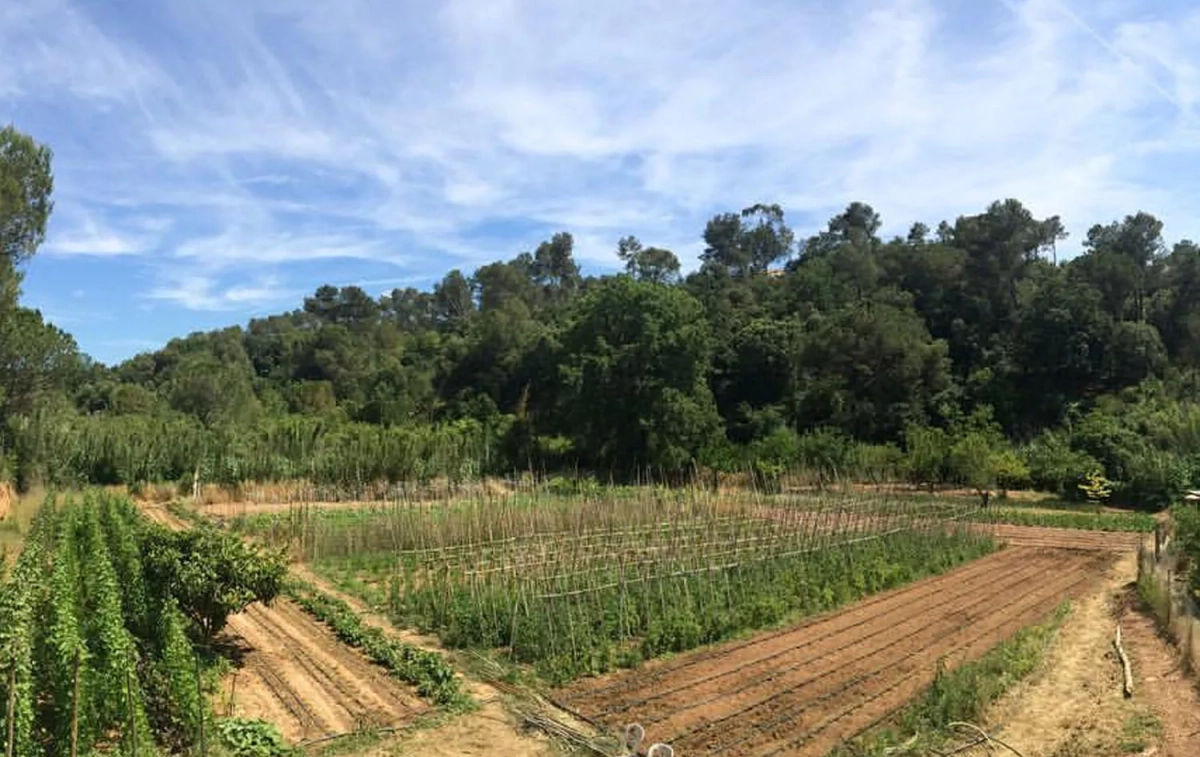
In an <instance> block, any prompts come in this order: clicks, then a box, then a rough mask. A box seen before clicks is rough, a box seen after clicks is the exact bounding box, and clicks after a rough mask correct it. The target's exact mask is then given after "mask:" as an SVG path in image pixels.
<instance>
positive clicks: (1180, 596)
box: [1138, 524, 1200, 676]
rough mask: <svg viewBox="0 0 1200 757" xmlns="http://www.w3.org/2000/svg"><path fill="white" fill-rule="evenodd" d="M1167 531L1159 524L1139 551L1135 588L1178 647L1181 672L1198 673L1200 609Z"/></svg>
mask: <svg viewBox="0 0 1200 757" xmlns="http://www.w3.org/2000/svg"><path fill="white" fill-rule="evenodd" d="M1181 559H1182V555H1180V554H1179V553H1178V552H1177V551H1176V550H1175V545H1174V543H1173V540H1172V539H1171V536H1170V533H1169V531H1168V530H1167V529H1166V527H1165V525H1164V524H1159V526H1158V528H1157V529H1155V532H1154V543H1153V546H1150V545H1148V544H1147V543H1146V542H1142V545H1141V547H1139V549H1138V588H1139V591H1140V593H1141V595H1142V599H1143V600H1144V601H1145V602H1146V604H1147V605H1148V606H1149V607H1150V609H1151V610H1152V611H1153V612H1154V615H1155V617H1156V618H1157V620H1158V622H1159V624H1160V626H1161V627H1162V628H1163V630H1164V631H1165V632H1166V633H1167V635H1169V636H1170V637H1171V639H1172V640H1174V642H1175V643H1176V644H1177V645H1178V647H1179V650H1180V652H1181V654H1182V656H1183V660H1182V664H1183V668H1184V670H1186V671H1187V673H1188V674H1189V675H1191V676H1196V675H1197V672H1198V671H1200V606H1198V605H1197V603H1196V600H1195V599H1194V598H1193V597H1192V596H1191V594H1190V592H1189V589H1188V583H1187V574H1186V571H1185V570H1181V567H1182V566H1181Z"/></svg>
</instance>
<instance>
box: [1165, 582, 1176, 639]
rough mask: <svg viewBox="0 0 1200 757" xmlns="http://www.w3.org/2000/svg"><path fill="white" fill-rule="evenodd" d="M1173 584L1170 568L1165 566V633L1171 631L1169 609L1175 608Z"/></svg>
mask: <svg viewBox="0 0 1200 757" xmlns="http://www.w3.org/2000/svg"><path fill="white" fill-rule="evenodd" d="M1173 586H1174V582H1173V581H1172V580H1171V569H1170V568H1167V633H1170V632H1171V615H1172V612H1171V611H1172V610H1173V609H1175V592H1174V591H1172V590H1171V589H1172V587H1173Z"/></svg>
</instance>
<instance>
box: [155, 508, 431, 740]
mask: <svg viewBox="0 0 1200 757" xmlns="http://www.w3.org/2000/svg"><path fill="white" fill-rule="evenodd" d="M143 511H144V512H145V513H146V515H147V516H148V517H149V518H151V519H152V520H154V521H156V522H158V523H162V524H163V525H165V526H167V527H168V528H172V529H176V530H179V529H184V528H187V527H188V524H187V523H185V522H184V521H183V520H181V519H179V518H178V517H176V516H175V515H173V514H171V513H170V512H169V511H168V510H167V509H166V508H165V507H162V506H158V507H154V506H145V507H143ZM220 641H221V643H223V644H224V645H226V646H228V647H231V648H233V649H234V650H236V654H237V657H239V658H240V660H239V662H240V665H239V669H238V671H237V672H236V673H235V674H234V675H233V676H232V677H230V678H229V679H228V683H227V688H226V689H225V691H223V692H222V695H221V699H222V700H224V701H218V702H217V707H218V709H219V710H221V711H222V714H236V715H240V716H242V717H250V718H261V719H263V720H266V721H269V722H271V723H274V724H275V725H276V726H277V727H278V728H279V731H280V733H282V734H283V736H284V738H286V739H287V740H288V741H290V742H300V741H306V740H310V739H316V738H320V737H322V736H333V735H335V734H343V733H349V732H352V731H356V730H359V729H361V728H365V727H382V726H399V725H404V724H405V723H408V722H411V721H412V720H413V719H414V718H415V717H416V716H417V715H418V714H420V713H422V712H424V711H426V710H427V709H428V705H426V704H425V703H424V702H423V701H421V699H420V698H418V697H417V696H416V694H415V693H414V692H413V691H412V690H411V689H410V688H408V687H406V686H404V685H403V684H402V683H401V682H399V681H397V680H395V679H393V678H391V677H389V676H388V675H387V673H386V672H384V670H383V669H382V668H380V667H378V666H376V665H374V664H372V663H371V662H370V661H369V660H368V659H367V658H366V657H364V656H363V655H362V654H360V653H359V652H357V651H356V650H353V649H351V648H349V647H347V646H345V645H344V644H342V643H341V642H340V641H338V639H337V638H336V637H334V635H333V633H332V632H331V631H330V630H329V629H328V628H327V627H326V626H325V625H323V624H322V623H320V622H318V621H317V620H315V619H314V618H312V616H310V615H308V614H307V613H305V612H304V611H303V610H302V609H300V608H299V607H298V606H296V604H295V603H293V602H291V601H290V600H287V599H283V598H279V599H276V600H275V601H274V602H273V603H272V604H271V606H270V607H267V606H264V605H262V604H258V603H256V604H253V605H250V606H249V607H247V608H246V609H245V610H244V611H242V612H241V613H238V614H237V615H234V616H231V617H230V618H229V624H228V626H227V627H226V629H225V631H224V632H223V634H222V638H221V640H220Z"/></svg>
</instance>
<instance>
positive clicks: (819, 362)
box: [0, 130, 1200, 502]
mask: <svg viewBox="0 0 1200 757" xmlns="http://www.w3.org/2000/svg"><path fill="white" fill-rule="evenodd" d="M5 144H7V145H9V146H8V147H6V148H4V150H3V151H2V152H0V156H5V159H6V160H8V164H7V167H5V168H4V169H3V170H4V171H5V174H4V176H5V178H4V184H3V186H4V190H3V195H0V196H2V197H3V198H4V205H3V208H4V210H3V213H4V216H3V217H2V218H0V230H2V231H0V241H2V243H3V245H4V246H3V248H2V250H3V253H4V254H3V255H0V283H2V284H3V286H0V294H5V296H6V299H4V298H0V329H3V330H4V333H3V335H2V337H0V417H3V418H4V421H5V425H4V428H5V432H4V434H5V435H4V437H3V443H4V445H5V449H7V450H8V452H9V456H10V458H12V460H11V462H10V468H15V469H16V470H17V472H18V473H19V472H20V471H21V470H25V469H29V470H32V469H34V468H37V469H39V470H40V471H41V474H42V475H50V476H70V475H75V476H83V477H87V478H92V479H112V480H123V479H129V478H130V477H133V478H142V477H170V476H173V475H176V474H181V473H185V472H187V471H188V470H189V469H191V468H193V467H195V466H197V465H199V464H200V463H199V459H203V460H205V461H206V462H205V463H204V465H205V466H207V467H208V468H210V469H214V470H213V471H210V473H211V474H212V476H213V477H218V478H219V477H227V478H235V479H236V478H238V477H241V476H249V477H272V476H282V475H288V474H291V475H314V474H316V473H318V472H319V471H318V468H319V469H320V471H325V473H322V474H321V475H333V474H332V473H331V472H330V470H329V468H330V466H338V465H340V466H342V468H343V469H347V466H354V465H359V466H360V470H358V471H356V472H355V473H354V475H355V476H357V477H359V478H363V477H369V476H384V477H389V476H393V475H407V474H411V473H413V472H417V473H422V474H426V473H427V474H431V475H434V474H438V473H446V472H451V473H462V474H464V475H469V474H474V473H480V472H485V473H486V472H496V473H500V472H506V471H512V470H519V469H537V470H552V469H569V470H586V471H591V472H594V473H596V474H597V475H599V476H601V477H608V476H614V477H623V476H628V475H634V474H637V473H639V472H643V473H644V472H647V471H650V472H653V473H654V474H655V475H664V476H670V475H675V474H678V473H679V472H681V471H687V470H693V469H695V468H696V467H697V466H699V467H703V468H709V469H716V470H721V469H738V468H743V469H745V468H747V467H749V468H750V469H753V470H755V471H757V472H758V473H760V474H763V475H769V474H770V473H771V471H772V470H774V469H777V468H779V467H781V466H782V467H786V466H791V465H797V464H802V465H804V466H805V467H809V468H814V469H820V470H826V471H828V472H829V473H830V474H831V475H834V474H836V475H866V474H867V473H870V474H871V475H888V476H908V477H911V478H913V479H915V480H919V481H926V482H935V483H936V482H940V481H956V482H958V483H965V484H972V485H977V486H979V487H981V488H987V487H989V486H994V485H997V484H1001V485H1004V484H1012V485H1021V484H1025V483H1032V484H1035V485H1038V486H1044V487H1050V488H1057V489H1059V490H1061V491H1062V492H1063V493H1066V494H1071V493H1073V492H1075V491H1076V484H1077V483H1078V482H1079V481H1081V480H1082V479H1083V477H1084V476H1086V475H1087V474H1088V473H1093V472H1100V473H1102V474H1104V475H1107V476H1108V477H1109V478H1111V479H1113V480H1114V481H1117V482H1120V483H1121V486H1120V487H1118V491H1119V492H1123V493H1124V495H1123V496H1126V497H1135V496H1136V497H1137V498H1139V500H1141V501H1147V498H1149V499H1152V500H1154V501H1155V502H1159V501H1164V500H1165V499H1168V498H1169V497H1170V496H1172V492H1175V491H1177V490H1178V489H1179V488H1181V487H1183V486H1184V485H1186V484H1187V483H1189V482H1190V481H1192V480H1193V479H1194V478H1196V477H1197V474H1200V456H1198V455H1200V424H1198V422H1197V421H1198V419H1200V411H1198V409H1197V405H1196V404H1195V403H1194V401H1193V399H1192V396H1193V389H1194V387H1195V384H1196V376H1197V368H1198V367H1200V246H1198V245H1197V244H1195V243H1193V242H1191V241H1188V240H1184V241H1180V242H1177V243H1175V244H1173V245H1169V244H1168V243H1167V241H1166V240H1165V239H1164V238H1163V235H1162V224H1161V222H1160V221H1159V220H1158V219H1156V218H1155V217H1154V216H1152V215H1150V214H1147V213H1144V212H1138V213H1134V214H1132V215H1129V216H1127V217H1125V218H1123V219H1120V220H1116V221H1112V222H1109V223H1106V224H1097V225H1095V226H1093V227H1091V229H1089V230H1088V232H1087V234H1086V237H1085V238H1084V239H1083V240H1082V249H1081V250H1080V252H1079V254H1078V255H1076V256H1075V257H1073V258H1071V259H1070V260H1066V261H1059V260H1058V259H1057V258H1058V255H1057V245H1059V243H1060V242H1062V240H1063V239H1064V238H1065V236H1066V234H1065V232H1064V228H1063V224H1062V223H1061V221H1060V219H1059V218H1058V217H1056V216H1054V217H1049V218H1038V217H1035V216H1034V215H1033V214H1032V213H1031V212H1030V211H1029V210H1028V209H1027V208H1025V207H1024V206H1023V205H1022V204H1021V203H1020V202H1018V201H1016V200H1012V199H1009V200H1003V201H998V202H996V203H993V204H992V205H990V206H989V207H987V208H986V209H984V210H983V211H982V212H980V213H977V214H975V215H967V216H961V217H959V218H957V219H954V220H953V221H943V222H941V223H940V224H938V226H937V227H936V228H933V229H931V228H930V227H928V226H926V225H924V224H922V223H916V224H914V225H913V226H912V227H911V229H910V230H909V232H908V233H907V234H906V235H904V236H896V237H892V238H885V237H883V236H882V235H881V234H880V230H881V228H882V221H881V219H880V217H879V215H878V214H877V213H876V212H875V211H874V210H873V209H872V208H871V207H870V206H869V205H866V204H863V203H858V202H856V203H852V204H851V205H849V206H848V207H847V208H846V209H845V211H843V212H842V213H840V214H838V215H837V216H835V217H834V218H832V219H830V221H829V222H828V224H827V226H826V228H825V229H823V230H821V231H820V232H818V233H816V234H815V235H813V236H811V237H808V238H800V237H798V236H797V234H796V233H795V232H794V231H793V229H792V228H790V227H789V225H788V223H787V219H786V216H785V213H784V211H783V209H782V208H780V207H779V206H777V205H765V204H757V205H753V206H751V207H748V208H746V209H745V210H742V211H740V212H730V213H722V214H719V215H716V216H714V217H713V218H712V219H711V220H710V221H709V222H708V224H707V225H706V227H705V228H704V229H703V239H704V242H705V248H704V251H703V253H702V256H701V261H700V266H699V268H698V269H697V270H695V271H693V272H691V273H688V274H687V275H683V274H682V273H681V269H680V264H679V261H678V259H677V258H676V256H675V255H674V254H673V253H672V252H671V251H669V250H665V249H662V248H659V247H654V246H650V245H646V244H643V243H642V242H641V241H640V240H638V239H636V238H634V237H625V238H623V239H620V240H618V241H617V242H616V250H615V251H616V254H617V256H618V257H619V258H620V260H621V261H623V263H624V265H625V269H624V271H623V272H621V273H618V274H615V275H606V276H585V275H583V274H582V273H581V271H580V269H579V266H578V265H577V263H576V262H575V259H574V255H573V239H572V237H571V235H570V234H568V233H559V234H555V235H554V236H553V237H552V238H551V239H549V240H547V241H545V242H543V243H541V244H540V245H538V246H537V248H536V249H534V250H532V251H529V252H524V253H521V254H518V255H516V256H515V257H513V258H511V259H509V260H507V261H497V262H494V263H491V264H488V265H485V266H482V267H480V268H478V269H477V270H475V271H474V272H470V273H467V272H463V271H458V270H455V271H451V272H449V273H448V274H446V275H445V276H444V277H443V278H442V279H441V281H440V282H438V283H437V284H436V285H435V286H433V287H432V288H431V289H430V290H429V291H420V290H417V289H412V288H409V289H396V290H394V291H392V292H390V293H387V294H385V295H383V296H382V297H379V298H375V297H372V296H371V295H370V294H368V293H367V292H365V291H363V290H362V289H360V288H358V287H354V286H347V287H335V286H322V287H320V288H319V289H317V290H316V291H315V292H314V293H313V295H312V296H310V297H307V298H306V299H305V300H304V302H303V305H302V307H301V308H299V309H297V310H294V311H292V312H290V313H283V314H279V315H275V316H271V317H267V318H261V319H255V320H252V321H251V322H250V323H249V324H247V325H246V326H245V327H231V328H228V329H224V330H220V331H213V332H208V333H197V334H192V335H190V336H187V337H185V338H180V339H176V340H173V341H172V342H170V343H169V344H168V345H166V346H165V347H164V348H163V349H161V350H158V351H156V352H152V353H145V354H141V355H138V356H136V357H134V358H132V359H130V360H128V361H126V362H124V363H122V364H121V365H117V366H113V367H106V366H101V365H98V364H95V363H93V362H91V361H89V360H87V359H86V358H84V357H82V356H80V355H79V354H78V351H77V350H76V349H75V346H74V344H73V343H72V342H71V340H70V338H69V337H68V336H66V335H65V334H62V333H61V332H59V331H58V330H56V329H54V328H53V327H50V326H47V325H46V324H44V323H42V322H41V319H40V317H39V316H38V315H37V314H36V313H34V312H31V311H28V310H23V309H21V308H19V307H17V305H16V302H15V298H16V289H17V285H18V284H19V281H20V278H19V273H18V271H19V266H20V263H21V262H22V261H23V260H24V259H25V258H27V257H28V256H29V255H30V254H32V253H33V251H34V250H35V249H36V246H37V242H38V241H40V238H41V234H42V230H43V229H44V225H45V219H46V215H47V214H48V212H49V202H48V199H47V200H44V201H43V200H39V199H38V198H40V197H42V196H43V194H44V195H46V196H47V197H48V190H49V186H50V182H49V180H48V154H46V153H45V152H44V148H40V147H38V146H37V145H36V144H35V143H32V141H29V140H28V138H26V137H23V136H22V135H20V134H19V133H16V132H12V131H11V130H10V131H9V132H6V137H5ZM13 145H16V147H15V148H14V147H13ZM14 153H15V154H18V155H19V156H20V155H25V154H26V153H28V154H29V155H32V156H33V157H19V158H18V159H17V160H15V161H14V160H11V158H9V156H11V155H12V154H14ZM38 156H41V157H38ZM43 171H44V172H45V173H46V176H47V179H46V180H44V181H43V180H41V179H37V180H24V183H22V180H20V179H13V178H12V176H14V175H15V176H20V175H22V173H21V172H24V173H26V174H29V173H32V175H34V176H35V177H36V176H40V175H41V173H42V172H43ZM14 186H15V187H16V189H15V190H14V189H13V187H14ZM14 197H15V198H16V199H13V198H14ZM9 218H11V219H15V220H4V219H9ZM50 418H53V419H55V421H54V422H53V423H51V422H50V421H49V420H48V419H50ZM156 435H157V436H156ZM400 435H403V439H404V440H405V441H395V440H396V439H400V438H401V436H400ZM70 438H74V439H76V440H79V439H81V438H85V442H83V443H81V444H82V445H83V446H85V447H87V448H88V450H89V451H88V452H87V453H86V454H83V453H80V452H79V451H78V450H75V451H74V452H72V453H70V454H67V453H66V452H64V451H63V450H64V449H65V445H67V444H68V440H69V439H70ZM176 438H188V439H194V440H195V441H194V442H189V444H193V447H189V448H188V449H189V450H191V451H187V450H183V451H180V450H179V448H178V447H176V448H173V449H174V450H175V451H174V452H172V451H170V450H168V447H170V444H171V442H169V440H171V439H176ZM119 439H125V440H126V441H125V442H120V443H119V442H118V440H119ZM139 440H140V441H139ZM213 440H218V441H213ZM387 440H390V441H387ZM151 442H153V443H151ZM218 442H219V443H218ZM385 443H386V444H392V445H393V446H394V447H396V448H397V449H400V448H404V449H406V450H408V453H407V454H409V455H410V456H416V457H417V458H419V459H418V460H417V461H416V462H420V463H421V465H417V464H416V462H414V461H411V460H410V461H407V462H405V463H404V464H393V463H395V461H392V462H391V463H389V462H387V461H384V460H375V459H374V458H373V457H372V456H373V455H376V453H375V452H374V451H373V450H374V449H375V448H376V447H377V446H379V445H382V444H385ZM139 444H141V445H142V447H151V448H153V449H159V450H160V457H163V458H165V457H167V456H169V455H171V454H176V453H178V455H177V456H178V457H179V458H180V459H179V460H177V461H175V462H174V463H172V464H169V465H168V464H167V463H166V462H162V461H155V462H154V464H153V465H149V467H147V465H148V464H144V465H143V469H142V471H141V472H136V471H134V470H132V469H130V468H129V466H128V465H125V464H121V465H118V463H117V462H116V459H117V457H119V456H120V455H119V454H118V452H117V451H116V450H117V448H121V449H123V450H124V453H123V454H125V456H126V457H129V456H130V454H132V453H129V452H128V450H129V449H132V448H136V447H137V446H138V445H139ZM355 445H357V446H355ZM77 446H78V444H77ZM439 446H444V447H448V448H449V449H451V452H450V453H447V455H446V458H447V460H449V462H447V463H446V468H447V470H432V469H430V466H429V465H428V464H427V463H428V460H429V459H430V453H429V450H430V449H432V448H436V447H439ZM214 449H215V450H217V451H216V452H214V451H213V450H214ZM230 449H234V450H237V449H245V450H253V451H252V452H246V453H245V454H242V455H241V456H240V457H238V456H237V455H233V456H232V457H231V455H230V454H229V453H228V450H230ZM354 449H357V450H358V452H353V450H354ZM347 450H350V451H349V452H347ZM139 454H140V455H141V457H140V458H139V459H142V460H143V463H145V459H146V458H147V456H148V455H150V452H149V451H146V452H145V453H144V454H143V453H139ZM395 454H396V455H400V454H402V453H400V452H396V453H395ZM81 455H82V457H81ZM320 455H325V456H326V457H325V458H324V459H325V463H323V464H322V465H325V466H326V467H324V468H322V467H321V466H320V465H318V464H316V463H314V462H313V461H314V459H315V456H320ZM81 460H82V461H83V462H81ZM160 462H162V464H161V465H159V463H160ZM85 463H86V464H85ZM122 465H124V466H125V467H124V468H122ZM155 466H157V467H155ZM422 466H423V467H422ZM433 467H436V466H433ZM215 469H220V470H221V471H223V472H222V473H220V475H217V473H216V472H215ZM418 469H419V470H418Z"/></svg>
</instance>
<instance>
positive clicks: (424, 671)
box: [288, 582, 474, 710]
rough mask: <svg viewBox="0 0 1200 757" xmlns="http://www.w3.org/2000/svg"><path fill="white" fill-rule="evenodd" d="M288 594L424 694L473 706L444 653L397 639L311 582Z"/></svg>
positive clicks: (443, 703) (452, 705) (442, 703)
mask: <svg viewBox="0 0 1200 757" xmlns="http://www.w3.org/2000/svg"><path fill="white" fill-rule="evenodd" d="M288 594H289V595H290V596H291V597H292V599H294V600H296V602H297V603H298V604H299V605H300V606H301V607H303V608H304V609H305V610H306V611H308V612H309V613H310V614H311V615H313V617H315V618H316V619H317V620H319V621H321V622H322V623H324V624H325V625H327V626H329V627H330V628H331V629H332V630H333V632H334V633H335V634H337V637H338V638H339V639H341V640H342V641H344V642H346V643H347V644H349V645H351V646H353V647H356V648H358V649H361V650H362V651H363V653H364V654H366V655H367V657H370V658H371V659H372V660H373V661H375V662H376V663H378V664H380V665H382V666H383V667H384V668H386V669H387V670H388V671H390V672H391V673H392V674H393V675H394V676H396V677H397V678H399V679H400V680H401V681H404V682H405V683H411V684H413V685H414V686H416V687H417V693H418V694H420V695H421V696H422V697H425V698H426V699H428V700H430V701H431V702H433V703H434V704H436V705H438V706H439V707H444V708H446V709H449V710H462V709H469V708H471V707H473V706H474V703H473V701H472V699H471V696H470V694H468V693H467V692H465V691H464V690H463V689H462V684H461V681H460V680H459V678H458V677H457V676H456V675H455V674H454V668H453V667H452V666H451V665H450V664H449V663H448V662H447V661H446V658H445V657H444V656H442V655H441V654H438V653H437V652H432V651H429V650H425V649H421V648H419V647H415V646H413V645H412V644H406V643H404V642H400V641H396V640H395V639H393V638H391V637H389V636H388V635H387V634H386V633H385V632H384V631H383V630H381V629H379V628H377V627H375V626H372V625H369V624H366V623H364V622H363V621H362V619H361V618H359V617H358V615H357V614H356V613H355V612H354V610H353V609H352V608H351V607H350V606H349V605H347V604H346V603H345V602H343V601H341V600H340V599H337V598H335V597H331V596H329V595H327V594H324V593H322V592H320V591H318V590H317V589H316V588H314V587H312V586H310V585H307V584H303V583H299V582H294V583H293V584H292V585H291V586H290V587H289V589H288Z"/></svg>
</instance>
